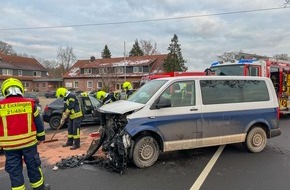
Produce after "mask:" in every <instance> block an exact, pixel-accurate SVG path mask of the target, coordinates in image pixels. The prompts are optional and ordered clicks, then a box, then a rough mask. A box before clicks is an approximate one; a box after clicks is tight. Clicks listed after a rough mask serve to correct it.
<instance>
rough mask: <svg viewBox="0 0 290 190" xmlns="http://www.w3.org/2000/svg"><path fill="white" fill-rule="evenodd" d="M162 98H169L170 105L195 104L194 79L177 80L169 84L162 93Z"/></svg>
mask: <svg viewBox="0 0 290 190" xmlns="http://www.w3.org/2000/svg"><path fill="white" fill-rule="evenodd" d="M161 96H162V97H163V98H167V99H170V101H171V107H179V106H192V105H195V84H194V81H183V82H177V83H174V84H172V85H171V86H169V87H168V88H167V89H166V90H165V91H164V92H163V93H162V94H161Z"/></svg>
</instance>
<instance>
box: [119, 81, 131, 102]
mask: <svg viewBox="0 0 290 190" xmlns="http://www.w3.org/2000/svg"><path fill="white" fill-rule="evenodd" d="M122 89H123V90H124V91H125V92H126V97H125V99H126V100H127V99H128V98H129V97H130V96H131V95H132V94H133V92H134V91H133V87H132V84H131V83H130V82H128V81H126V82H124V83H123V84H122Z"/></svg>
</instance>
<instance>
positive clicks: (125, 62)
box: [124, 41, 127, 82]
mask: <svg viewBox="0 0 290 190" xmlns="http://www.w3.org/2000/svg"><path fill="white" fill-rule="evenodd" d="M126 64H127V61H126V42H125V41H124V82H126V74H127V73H126Z"/></svg>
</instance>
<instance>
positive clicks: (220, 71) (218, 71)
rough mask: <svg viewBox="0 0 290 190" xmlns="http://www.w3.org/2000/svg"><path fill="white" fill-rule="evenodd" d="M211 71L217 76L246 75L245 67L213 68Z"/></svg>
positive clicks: (226, 66) (224, 66)
mask: <svg viewBox="0 0 290 190" xmlns="http://www.w3.org/2000/svg"><path fill="white" fill-rule="evenodd" d="M210 70H211V71H212V72H214V73H215V75H230V76H243V75H244V65H241V64H238V65H222V66H214V67H211V68H210Z"/></svg>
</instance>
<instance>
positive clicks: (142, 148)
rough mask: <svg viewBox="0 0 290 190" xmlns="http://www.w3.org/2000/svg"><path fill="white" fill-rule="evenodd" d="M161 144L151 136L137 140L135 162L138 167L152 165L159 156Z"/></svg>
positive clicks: (134, 153) (134, 150)
mask: <svg viewBox="0 0 290 190" xmlns="http://www.w3.org/2000/svg"><path fill="white" fill-rule="evenodd" d="M159 153H160V152H159V145H158V143H157V141H156V140H155V139H154V138H153V137H151V136H142V137H140V138H138V139H137V140H136V143H135V146H134V149H133V162H134V164H135V165H136V166H137V167H138V168H146V167H150V166H152V165H153V164H154V163H155V162H156V161H157V159H158V157H159Z"/></svg>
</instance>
